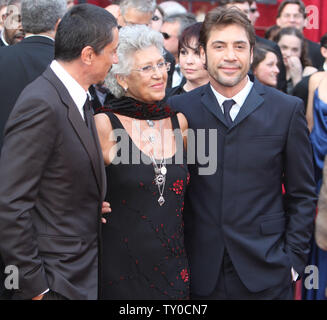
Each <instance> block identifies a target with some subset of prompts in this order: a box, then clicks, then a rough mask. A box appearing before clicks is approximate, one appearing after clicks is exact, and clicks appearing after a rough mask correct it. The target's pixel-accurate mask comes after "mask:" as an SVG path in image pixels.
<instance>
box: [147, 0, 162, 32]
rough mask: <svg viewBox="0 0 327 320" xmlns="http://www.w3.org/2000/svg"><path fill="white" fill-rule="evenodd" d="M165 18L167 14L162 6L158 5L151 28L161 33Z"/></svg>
mask: <svg viewBox="0 0 327 320" xmlns="http://www.w3.org/2000/svg"><path fill="white" fill-rule="evenodd" d="M164 17H165V12H164V11H163V9H162V8H161V7H160V6H158V5H157V6H156V10H155V12H154V14H153V17H152V19H151V23H150V27H151V28H152V29H153V30H156V31H159V32H160V29H161V26H162V24H163V21H164Z"/></svg>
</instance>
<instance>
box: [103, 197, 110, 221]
mask: <svg viewBox="0 0 327 320" xmlns="http://www.w3.org/2000/svg"><path fill="white" fill-rule="evenodd" d="M110 212H111V207H110V203H109V202H103V203H102V210H101V213H102V214H107V213H110ZM101 222H102V223H103V224H106V223H107V219H105V218H101Z"/></svg>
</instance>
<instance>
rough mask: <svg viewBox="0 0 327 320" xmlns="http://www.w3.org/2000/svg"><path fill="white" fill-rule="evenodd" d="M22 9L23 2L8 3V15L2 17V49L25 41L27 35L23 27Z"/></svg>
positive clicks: (0, 39)
mask: <svg viewBox="0 0 327 320" xmlns="http://www.w3.org/2000/svg"><path fill="white" fill-rule="evenodd" d="M21 7H22V4H21V0H11V1H9V2H8V6H7V10H6V14H4V15H3V16H2V17H0V19H2V21H3V30H2V31H1V36H0V47H6V46H10V45H13V44H16V43H18V42H20V41H22V40H23V39H24V36H25V33H24V30H23V27H22V19H21Z"/></svg>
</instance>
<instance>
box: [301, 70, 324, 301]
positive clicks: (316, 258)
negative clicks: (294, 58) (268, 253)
mask: <svg viewBox="0 0 327 320" xmlns="http://www.w3.org/2000/svg"><path fill="white" fill-rule="evenodd" d="M326 88H327V72H317V73H316V74H314V75H312V76H311V77H310V80H309V97H308V107H307V111H306V117H307V121H308V127H309V130H310V131H311V135H310V139H311V144H312V150H313V157H314V166H315V179H316V183H317V188H316V192H317V196H318V195H319V193H320V191H321V185H322V180H323V170H324V160H325V158H326V155H327V119H326V114H327V90H326ZM318 210H319V205H318ZM308 265H314V266H317V267H318V270H319V283H318V286H319V288H318V289H311V290H309V289H307V288H305V286H303V292H302V298H303V299H304V300H327V295H326V293H327V291H326V290H327V251H324V250H322V249H321V248H319V246H318V245H317V243H316V241H315V238H314V237H313V239H312V246H311V253H310V257H309V260H308Z"/></svg>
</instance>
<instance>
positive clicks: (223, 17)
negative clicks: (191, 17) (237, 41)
mask: <svg viewBox="0 0 327 320" xmlns="http://www.w3.org/2000/svg"><path fill="white" fill-rule="evenodd" d="M233 24H236V25H238V26H240V27H242V28H244V29H245V31H246V34H247V36H248V39H249V42H250V48H251V49H252V48H253V47H254V45H255V39H256V38H255V31H254V28H253V26H252V24H251V21H250V20H249V19H248V18H247V16H246V15H245V14H244V13H243V12H242V11H241V10H238V9H235V8H225V7H217V8H215V9H213V10H211V11H209V12H208V13H207V15H206V17H205V19H204V22H203V25H202V29H201V32H200V39H199V44H200V46H202V47H203V49H204V50H205V51H206V49H207V43H208V40H209V37H210V33H211V31H212V30H214V29H217V28H219V27H225V26H229V25H233Z"/></svg>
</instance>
